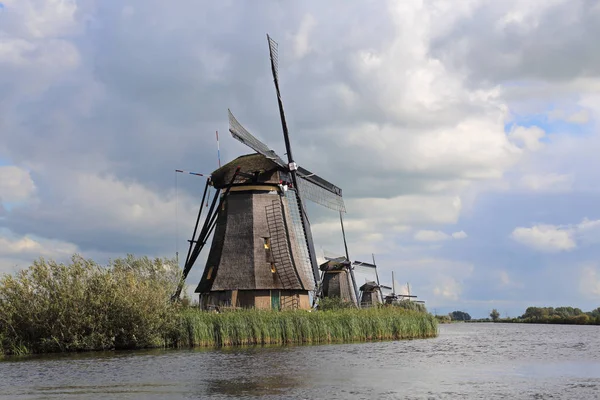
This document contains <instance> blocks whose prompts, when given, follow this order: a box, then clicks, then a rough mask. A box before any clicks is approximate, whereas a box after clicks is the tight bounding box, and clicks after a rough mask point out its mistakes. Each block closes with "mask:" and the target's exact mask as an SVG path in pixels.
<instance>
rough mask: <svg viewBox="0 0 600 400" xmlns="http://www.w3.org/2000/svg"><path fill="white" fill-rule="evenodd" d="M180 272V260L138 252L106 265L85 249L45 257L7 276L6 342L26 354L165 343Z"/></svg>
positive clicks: (3, 296) (3, 301)
mask: <svg viewBox="0 0 600 400" xmlns="http://www.w3.org/2000/svg"><path fill="white" fill-rule="evenodd" d="M180 274H181V273H180V270H179V268H178V267H177V266H176V265H175V263H174V262H173V261H170V260H163V259H158V258H157V259H155V260H150V259H148V258H147V257H142V258H135V257H134V256H132V255H128V256H127V257H126V258H123V259H117V260H114V261H112V262H110V263H109V265H108V266H107V267H102V266H100V265H98V264H96V263H95V262H94V261H91V260H86V259H84V258H82V257H80V256H79V255H75V256H73V257H72V259H71V262H70V263H69V264H60V263H56V262H54V261H46V260H44V259H43V258H40V259H39V260H37V261H35V262H34V263H33V265H32V266H31V267H29V268H28V269H25V270H22V271H20V272H19V273H17V274H16V275H15V276H11V275H5V276H3V277H2V278H0V338H1V340H2V342H1V346H0V347H2V348H3V349H4V352H5V353H8V354H23V353H28V352H36V353H37V352H51V351H79V350H100V349H127V348H143V347H154V346H161V345H164V338H163V336H164V332H165V330H167V329H169V327H170V325H172V324H174V322H175V319H176V316H175V312H174V307H175V306H174V305H173V304H171V303H170V302H169V301H168V299H169V295H170V294H171V293H173V290H174V287H175V284H176V283H177V281H178V279H179V276H180Z"/></svg>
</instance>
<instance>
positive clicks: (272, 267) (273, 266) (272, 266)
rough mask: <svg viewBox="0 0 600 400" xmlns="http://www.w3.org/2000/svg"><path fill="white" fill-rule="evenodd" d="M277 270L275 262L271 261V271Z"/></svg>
mask: <svg viewBox="0 0 600 400" xmlns="http://www.w3.org/2000/svg"><path fill="white" fill-rule="evenodd" d="M275 272H277V270H276V269H275V263H273V262H272V263H271V273H273V274H274V273H275Z"/></svg>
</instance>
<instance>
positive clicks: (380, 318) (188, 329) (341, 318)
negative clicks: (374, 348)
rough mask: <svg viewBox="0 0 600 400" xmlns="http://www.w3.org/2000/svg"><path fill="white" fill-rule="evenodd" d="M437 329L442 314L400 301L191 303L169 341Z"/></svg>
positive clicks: (316, 339) (214, 343)
mask: <svg viewBox="0 0 600 400" xmlns="http://www.w3.org/2000/svg"><path fill="white" fill-rule="evenodd" d="M437 334H438V327H437V320H436V319H435V317H433V316H432V315H431V314H426V313H422V312H417V311H412V310H405V309H402V308H399V307H380V308H370V309H360V310H359V309H338V310H331V311H317V312H308V311H302V310H299V311H281V312H274V311H262V310H240V311H228V312H223V313H220V314H217V313H209V312H204V311H200V310H198V309H192V308H190V309H186V310H183V311H182V312H181V313H180V315H179V321H178V323H177V326H176V330H175V331H174V332H173V333H172V334H171V337H170V339H169V340H168V341H170V342H171V344H172V345H173V346H175V347H196V346H204V347H221V346H239V345H270V344H278V345H281V344H306V343H310V344H318V343H345V342H365V341H375V340H398V339H417V338H430V337H435V336H437Z"/></svg>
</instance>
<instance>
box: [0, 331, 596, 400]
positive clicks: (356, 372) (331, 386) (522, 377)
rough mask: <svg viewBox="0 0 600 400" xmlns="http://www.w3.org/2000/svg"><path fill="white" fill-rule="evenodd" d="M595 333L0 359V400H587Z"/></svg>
mask: <svg viewBox="0 0 600 400" xmlns="http://www.w3.org/2000/svg"><path fill="white" fill-rule="evenodd" d="M597 332H598V327H588V326H557V325H517V324H449V325H442V326H440V336H439V337H437V338H434V339H427V340H411V341H397V342H376V343H353V344H346V345H322V346H289V347H266V348H261V347H248V348H231V349H223V350H207V349H192V350H165V351H163V350H153V351H139V352H106V353H87V354H75V355H52V356H42V357H25V358H20V359H10V360H5V361H3V362H0V399H5V398H6V399H9V398H10V399H13V398H14V399H63V398H66V399H69V398H72V399H80V398H81V399H104V398H107V397H109V398H123V399H129V398H131V399H138V398H150V399H154V398H156V399H159V398H166V397H168V398H170V399H190V398H199V399H201V398H214V399H228V398H271V399H288V398H295V399H371V398H377V399H398V398H402V399H428V398H431V399H455V398H469V399H534V398H543V399H551V398H559V399H564V398H567V399H571V398H576V399H596V398H600V337H599V336H600V335H598V334H597Z"/></svg>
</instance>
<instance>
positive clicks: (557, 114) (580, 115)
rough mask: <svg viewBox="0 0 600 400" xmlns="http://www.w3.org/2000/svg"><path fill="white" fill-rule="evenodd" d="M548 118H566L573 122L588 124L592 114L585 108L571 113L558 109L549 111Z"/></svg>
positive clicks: (554, 119)
mask: <svg viewBox="0 0 600 400" xmlns="http://www.w3.org/2000/svg"><path fill="white" fill-rule="evenodd" d="M548 119H549V120H550V121H556V120H564V121H567V122H571V123H573V124H587V123H588V122H590V119H591V115H590V111H589V110H587V109H585V108H582V109H580V110H578V111H574V112H571V113H568V112H567V111H565V110H561V109H558V110H552V111H550V112H549V113H548Z"/></svg>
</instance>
